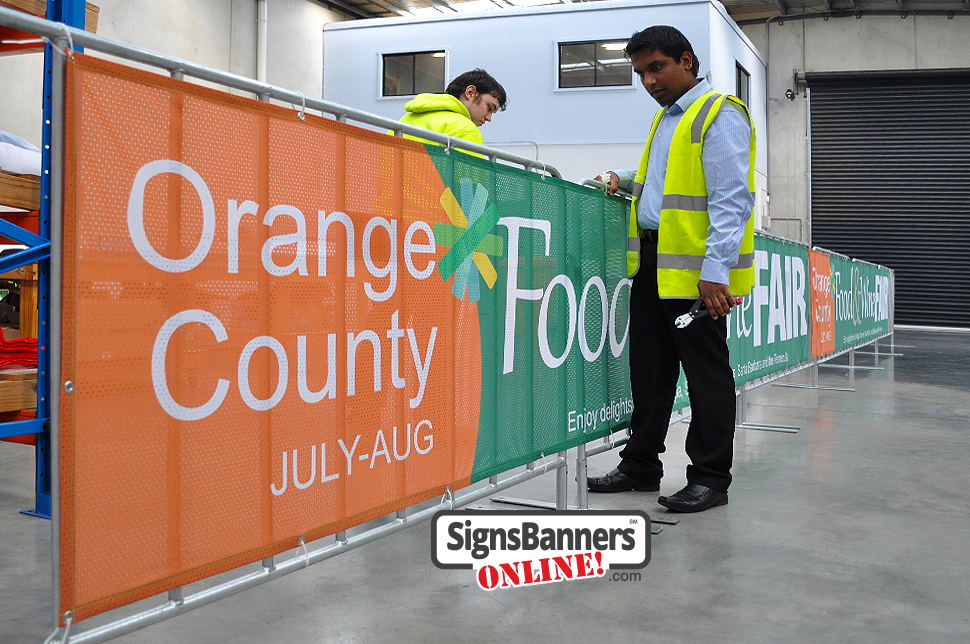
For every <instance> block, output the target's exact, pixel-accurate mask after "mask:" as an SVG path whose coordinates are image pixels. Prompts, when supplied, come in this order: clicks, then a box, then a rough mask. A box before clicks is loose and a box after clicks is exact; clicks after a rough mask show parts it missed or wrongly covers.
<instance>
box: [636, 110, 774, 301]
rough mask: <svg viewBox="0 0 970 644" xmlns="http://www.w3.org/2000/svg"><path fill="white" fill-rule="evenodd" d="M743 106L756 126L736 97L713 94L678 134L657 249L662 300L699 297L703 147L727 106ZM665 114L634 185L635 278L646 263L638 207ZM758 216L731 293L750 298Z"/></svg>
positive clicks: (704, 227) (703, 246)
mask: <svg viewBox="0 0 970 644" xmlns="http://www.w3.org/2000/svg"><path fill="white" fill-rule="evenodd" d="M725 100H729V101H731V102H732V103H735V104H736V105H738V106H739V107H740V108H741V109H742V110H743V112H744V114H745V115H746V116H747V117H748V121H749V122H750V121H751V115H750V114H748V108H747V107H745V105H744V103H742V102H741V101H740V100H738V99H737V98H735V97H733V96H728V95H726V94H718V93H717V92H714V91H711V92H707V93H706V94H704V95H703V96H701V97H700V98H698V99H697V100H696V101H694V103H693V104H692V105H691V106H690V107H689V108H687V111H686V112H685V113H684V116H683V117H682V118H681V119H680V122H679V123H678V124H677V128H676V129H675V130H674V136H673V139H672V140H671V142H670V154H669V156H668V160H667V176H666V179H665V180H664V191H663V202H662V204H661V210H660V231H659V242H658V248H657V285H658V287H659V291H660V297H662V298H685V297H689V298H693V297H697V283H698V282H699V281H700V274H701V266H702V264H703V262H704V255H705V253H706V251H707V231H708V228H709V227H710V218H709V216H708V213H707V182H706V181H705V179H704V163H703V156H702V153H703V141H704V134H705V133H706V132H707V128H709V127H710V125H711V123H712V122H713V121H714V118H715V117H716V116H717V115H718V113H720V111H721V107H722V106H723V105H724V101H725ZM665 111H666V109H665V108H661V109H660V110H659V111H658V112H657V114H656V116H655V117H654V119H653V127H651V128H650V137H649V138H648V139H647V145H646V147H645V148H644V150H643V157H642V158H641V159H640V167H639V169H638V170H637V175H636V178H635V179H634V185H633V203H632V204H631V207H630V241H629V245H628V247H627V274H628V275H630V276H633V274H634V273H636V271H637V268H638V267H639V263H640V253H639V249H640V238H639V228H638V226H637V202H638V201H639V198H640V195H641V194H642V193H643V182H644V180H645V178H646V176H647V161H648V159H649V157H650V143H651V142H652V141H653V136H654V134H655V133H656V131H657V126H659V125H660V119H661V117H662V116H663V114H664V112H665ZM749 161H750V163H749V165H748V189H749V190H750V191H751V192H754V190H755V187H754V163H755V135H754V124H753V123H752V125H751V144H750V146H749ZM753 215H754V213H753V212H752V216H751V217H750V218H749V219H748V223H747V224H746V225H745V228H744V237H743V238H742V241H741V250H740V253H739V257H738V263H737V265H736V266H735V267H734V268H732V269H731V270H730V272H729V277H730V287H731V293H732V294H734V295H736V296H744V295H747V294H748V293H749V292H750V291H751V289H752V287H753V286H754V216H753Z"/></svg>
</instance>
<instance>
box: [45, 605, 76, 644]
mask: <svg viewBox="0 0 970 644" xmlns="http://www.w3.org/2000/svg"><path fill="white" fill-rule="evenodd" d="M72 621H74V613H72V612H71V611H67V612H66V613H64V635H62V636H61V644H64V643H65V642H67V637H68V635H69V634H70V632H71V622H72ZM59 630H61V627H60V626H57V627H55V628H54V632H53V633H51V634H50V635H48V636H47V639H46V640H44V644H51V642H53V641H54V638H55V637H56V636H57V631H59Z"/></svg>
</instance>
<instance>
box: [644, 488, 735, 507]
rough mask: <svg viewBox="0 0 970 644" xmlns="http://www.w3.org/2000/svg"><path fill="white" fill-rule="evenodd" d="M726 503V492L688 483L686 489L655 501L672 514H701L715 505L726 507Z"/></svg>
mask: <svg viewBox="0 0 970 644" xmlns="http://www.w3.org/2000/svg"><path fill="white" fill-rule="evenodd" d="M727 502H728V495H727V492H718V491H717V490H715V489H712V488H709V487H707V486H705V485H698V484H697V483H688V484H687V487H685V488H684V489H683V490H681V491H680V492H677V493H676V494H674V495H673V496H662V497H660V498H659V499H657V503H659V504H660V505H662V506H664V507H665V508H668V509H670V510H673V511H674V512H703V511H704V510H706V509H708V508H713V507H714V506H715V505H727Z"/></svg>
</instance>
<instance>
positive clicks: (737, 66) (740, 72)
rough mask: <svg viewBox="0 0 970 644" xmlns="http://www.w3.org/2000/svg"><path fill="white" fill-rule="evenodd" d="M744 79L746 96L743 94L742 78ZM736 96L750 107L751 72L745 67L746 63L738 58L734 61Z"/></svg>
mask: <svg viewBox="0 0 970 644" xmlns="http://www.w3.org/2000/svg"><path fill="white" fill-rule="evenodd" d="M742 78H743V79H744V96H740V94H741V91H740V90H741V86H742V83H741V80H742ZM734 92H735V94H734V96H735V98H738V99H740V100H741V102H742V103H744V104H745V105H747V106H749V107H750V105H751V104H750V100H751V73H750V72H749V71H748V70H747V69H745V68H744V65H742V64H741V63H739V62H738V61H737V60H735V61H734Z"/></svg>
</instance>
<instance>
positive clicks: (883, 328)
mask: <svg viewBox="0 0 970 644" xmlns="http://www.w3.org/2000/svg"><path fill="white" fill-rule="evenodd" d="M829 264H830V266H831V268H832V298H833V300H834V301H835V349H836V351H839V350H842V349H848V348H850V347H854V346H856V345H859V344H865V343H867V342H871V341H872V339H873V338H878V337H880V336H883V335H886V334H887V333H889V311H890V301H891V298H892V294H891V292H890V278H889V271H888V270H887V269H886V268H884V267H882V266H875V265H873V264H869V263H867V262H860V261H857V260H852V259H849V258H847V257H843V256H841V255H836V254H834V253H833V254H830V255H829Z"/></svg>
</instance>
